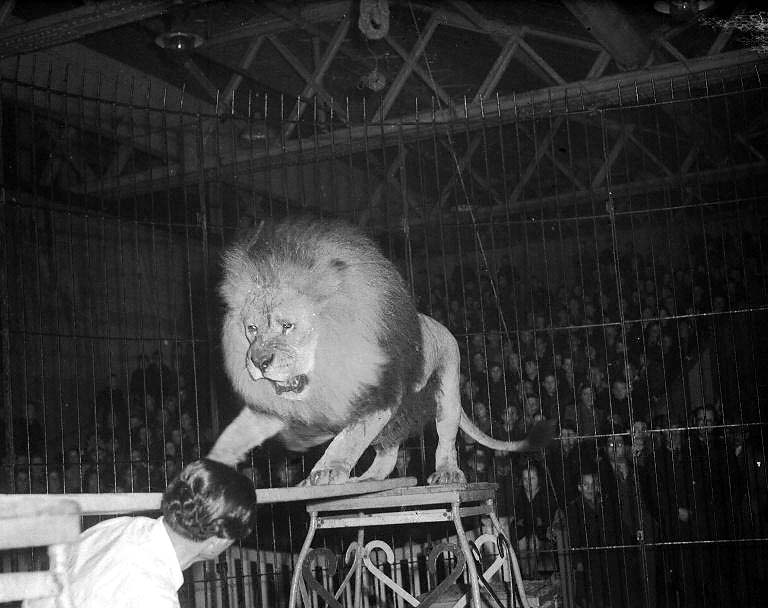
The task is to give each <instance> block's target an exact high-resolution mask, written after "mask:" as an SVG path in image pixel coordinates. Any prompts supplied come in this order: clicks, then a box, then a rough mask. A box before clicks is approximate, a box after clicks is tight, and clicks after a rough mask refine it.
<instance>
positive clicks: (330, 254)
mask: <svg viewBox="0 0 768 608" xmlns="http://www.w3.org/2000/svg"><path fill="white" fill-rule="evenodd" d="M220 293H221V296H222V298H223V301H224V303H225V306H226V311H225V315H224V324H223V336H222V346H223V351H224V353H223V354H224V365H225V368H226V371H227V374H228V375H229V377H230V379H231V381H232V383H233V386H234V388H235V390H236V391H237V393H239V395H240V396H241V397H242V398H243V399H244V400H245V403H246V404H247V405H248V407H250V408H252V409H254V410H256V411H259V412H263V413H267V414H270V415H273V416H276V417H278V418H280V419H283V420H286V421H290V424H289V425H288V427H289V428H290V435H285V436H284V438H285V439H286V441H288V442H289V447H292V448H294V449H300V448H306V447H309V446H311V445H315V444H317V443H320V442H322V441H323V440H325V439H326V438H328V437H329V436H330V435H331V434H334V433H336V432H338V431H339V430H341V429H342V428H343V427H345V426H346V425H347V424H349V423H350V422H353V421H354V420H355V419H356V418H357V417H359V416H360V415H362V414H367V413H369V412H371V411H373V410H377V409H383V408H392V407H396V406H398V405H399V404H400V403H401V402H403V403H404V405H403V408H404V410H408V409H410V408H409V407H408V404H409V403H411V402H414V403H415V400H414V399H413V397H414V395H415V392H417V391H418V390H419V387H417V386H416V385H417V383H418V382H419V379H420V377H421V373H422V368H423V360H422V357H423V354H422V346H421V335H420V329H419V322H418V316H417V312H416V309H415V306H414V304H413V301H412V299H411V297H410V295H409V293H408V291H407V289H406V286H405V283H404V281H403V279H402V277H401V276H400V274H399V273H398V271H397V269H396V268H395V267H394V265H393V264H392V263H391V262H390V261H389V260H387V259H386V258H385V257H384V256H383V254H382V253H381V251H380V250H379V248H378V247H377V246H376V245H375V244H374V243H373V241H371V240H370V239H369V238H368V237H366V236H365V235H363V234H362V232H361V231H359V230H358V229H356V228H355V227H353V226H350V225H348V224H346V223H342V222H336V221H323V222H317V221H312V220H309V219H298V220H297V219H292V220H286V221H282V222H278V223H268V224H263V225H262V226H260V227H258V228H254V229H253V231H251V232H250V233H249V234H246V235H245V236H244V238H242V239H240V240H239V241H238V242H237V243H236V244H235V245H234V246H232V247H231V248H230V249H229V250H228V251H226V253H225V255H224V277H223V281H222V283H221V288H220ZM295 294H301V296H303V298H302V299H303V300H307V301H310V302H311V306H312V310H311V311H310V312H311V313H312V314H314V319H315V330H316V331H317V332H318V336H319V340H318V345H317V350H316V356H315V365H314V369H313V371H312V373H311V374H310V378H309V384H310V388H311V391H309V392H308V396H307V398H306V399H304V398H299V399H294V400H290V399H286V398H283V397H282V396H280V395H277V394H275V392H274V390H272V388H271V387H270V386H269V383H268V382H266V381H254V380H253V379H252V378H251V377H250V375H249V374H248V372H247V370H246V366H245V357H246V352H247V349H248V341H247V339H246V337H245V335H244V332H243V310H244V307H245V306H246V302H254V300H255V301H256V302H257V303H258V305H260V306H265V307H268V306H270V303H271V302H273V301H277V300H279V299H281V298H291V297H294V298H295ZM408 419H409V414H408V412H407V411H402V412H400V415H399V416H395V417H394V418H393V422H392V424H391V425H390V426H391V428H390V429H389V431H387V429H385V431H383V432H382V436H385V438H386V435H387V432H388V433H389V434H390V435H393V434H396V435H401V434H403V433H404V432H405V430H407V429H405V427H408V426H411V425H410V424H409V423H408V422H406V421H407V420H408Z"/></svg>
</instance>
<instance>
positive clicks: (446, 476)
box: [419, 315, 466, 485]
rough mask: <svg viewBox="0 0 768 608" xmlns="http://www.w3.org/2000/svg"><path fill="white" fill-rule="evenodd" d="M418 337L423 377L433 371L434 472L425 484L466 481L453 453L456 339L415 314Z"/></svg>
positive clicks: (457, 406) (457, 415)
mask: <svg viewBox="0 0 768 608" xmlns="http://www.w3.org/2000/svg"><path fill="white" fill-rule="evenodd" d="M419 322H420V323H421V336H422V341H423V344H424V368H425V369H424V377H425V378H429V377H431V376H432V374H436V375H437V378H438V383H437V387H436V390H435V396H434V398H435V401H436V405H437V407H436V411H435V423H436V425H437V449H436V450H435V472H434V473H432V475H430V476H429V478H428V479H427V483H428V484H430V485H436V484H452V483H466V477H465V476H464V473H463V472H462V470H461V469H460V468H459V463H458V458H457V455H456V435H457V434H458V432H459V421H460V419H461V394H460V391H459V366H460V364H461V355H460V353H459V345H458V343H457V342H456V338H454V337H453V334H451V332H450V331H448V329H447V328H446V327H445V326H443V325H441V324H440V323H438V322H437V321H435V320H434V319H432V318H430V317H427V316H426V315H419Z"/></svg>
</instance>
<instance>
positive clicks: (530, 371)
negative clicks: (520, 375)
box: [524, 359, 539, 378]
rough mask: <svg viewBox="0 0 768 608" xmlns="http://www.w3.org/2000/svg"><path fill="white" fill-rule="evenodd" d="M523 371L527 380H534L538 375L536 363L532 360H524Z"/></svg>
mask: <svg viewBox="0 0 768 608" xmlns="http://www.w3.org/2000/svg"><path fill="white" fill-rule="evenodd" d="M524 371H525V375H526V376H528V377H529V378H535V377H536V376H537V375H538V373H539V370H538V368H537V367H536V361H534V360H533V359H526V360H525V370H524Z"/></svg>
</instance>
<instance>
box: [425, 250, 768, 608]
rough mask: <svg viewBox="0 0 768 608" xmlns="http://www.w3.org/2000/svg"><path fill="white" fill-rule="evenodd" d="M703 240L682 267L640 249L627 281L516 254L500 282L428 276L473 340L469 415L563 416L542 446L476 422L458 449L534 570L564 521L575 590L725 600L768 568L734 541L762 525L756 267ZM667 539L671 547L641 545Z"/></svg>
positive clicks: (536, 419) (433, 304)
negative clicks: (708, 252) (576, 273)
mask: <svg viewBox="0 0 768 608" xmlns="http://www.w3.org/2000/svg"><path fill="white" fill-rule="evenodd" d="M700 254H701V255H702V258H701V259H694V260H693V262H692V263H691V265H690V267H686V268H671V267H667V266H665V265H663V264H661V263H655V264H647V263H646V262H645V261H644V260H643V259H642V256H639V255H637V254H635V253H632V255H628V256H626V257H625V258H623V259H622V263H621V264H620V273H619V276H618V280H617V277H615V276H612V275H611V266H610V264H606V266H605V267H601V271H600V272H597V273H595V276H590V277H588V279H587V280H582V281H580V282H578V283H574V284H571V285H568V284H561V285H557V286H555V287H553V288H547V287H546V286H545V285H544V283H543V282H542V281H540V280H538V279H536V278H535V277H531V278H529V279H527V280H526V279H525V278H521V277H520V276H519V275H518V273H517V272H516V271H515V270H514V269H513V268H512V267H511V266H510V265H508V264H506V265H504V264H502V266H501V268H499V269H498V270H497V272H496V273H495V276H494V283H495V284H493V285H492V282H491V279H490V276H488V274H487V273H486V275H477V274H475V273H473V272H472V270H471V269H467V268H464V269H461V270H460V271H457V272H455V273H454V274H453V275H452V276H451V277H450V278H448V279H446V278H445V277H444V276H439V277H433V278H432V279H431V280H429V281H421V283H422V284H431V285H433V286H434V285H437V286H438V288H436V289H432V290H431V291H429V292H425V293H422V294H421V298H420V301H421V303H422V306H423V307H424V308H425V309H427V310H428V311H429V312H431V314H433V316H435V317H436V318H438V319H439V320H441V321H442V322H443V323H445V324H446V325H447V326H448V327H450V328H451V329H452V330H453V332H454V333H455V334H456V336H457V338H458V339H459V341H460V344H461V345H462V346H463V365H462V380H461V381H462V398H463V401H464V403H463V405H464V408H465V411H467V412H468V413H469V414H471V416H472V418H473V420H474V422H475V424H476V425H477V426H479V427H480V428H481V429H482V430H484V431H485V432H486V433H487V434H489V435H491V436H493V437H495V438H498V439H506V440H516V439H521V438H522V437H524V436H525V435H526V434H527V433H528V432H529V431H530V430H531V428H532V427H533V425H535V424H537V423H540V422H542V421H550V424H551V425H552V426H553V427H554V428H556V429H557V431H556V435H557V439H558V440H556V441H555V442H553V444H552V446H551V447H550V448H549V449H547V450H546V451H545V452H543V453H541V454H533V455H531V454H527V455H511V456H510V455H508V454H505V453H502V452H493V451H492V450H489V449H487V448H486V447H484V446H481V445H479V444H477V443H476V442H474V441H473V440H472V439H471V438H470V437H469V436H467V435H465V434H462V437H461V444H462V445H461V448H460V450H461V452H460V453H461V456H462V457H463V460H462V462H463V467H464V469H465V472H466V473H467V477H468V479H469V480H470V481H495V482H497V483H499V484H500V487H501V492H500V496H499V500H500V509H501V511H502V513H504V514H505V515H507V516H508V517H509V518H510V521H511V524H510V532H511V535H512V537H513V538H515V539H516V541H517V543H518V549H519V550H520V553H521V555H523V556H525V559H523V560H522V566H523V569H524V571H525V570H527V571H537V570H538V571H541V570H547V569H549V568H551V567H552V562H551V559H549V557H550V556H551V554H549V553H547V552H546V551H543V550H542V548H545V547H549V548H553V546H554V541H555V539H556V537H557V535H558V534H561V535H562V534H563V533H564V532H565V531H567V532H568V540H567V542H568V543H569V545H570V546H571V547H574V548H579V550H577V551H575V552H574V554H573V555H574V558H573V559H574V567H575V571H576V589H575V594H576V597H577V599H578V601H579V604H580V605H589V606H635V605H637V606H641V605H656V604H658V605H670V606H677V605H693V604H694V603H696V602H699V603H700V601H701V598H702V597H707V598H709V599H708V601H712V602H713V604H712V605H730V604H731V603H732V602H736V601H737V598H738V600H739V601H743V600H744V593H745V592H744V591H743V589H744V588H755V585H754V584H752V585H744V586H742V587H740V589H741V591H739V592H737V591H736V588H735V586H737V585H739V583H742V584H744V583H745V577H746V579H750V580H751V582H752V583H755V582H756V581H757V582H759V584H760V585H763V588H764V587H765V585H766V584H767V583H768V566H767V564H766V562H767V561H768V556H767V555H764V554H765V553H766V552H765V551H764V550H762V551H761V550H757V552H756V555H757V559H756V560H752V561H751V564H750V565H751V567H750V568H745V569H743V570H741V571H740V569H739V567H738V566H737V564H738V563H744V560H745V559H746V558H745V555H747V554H748V553H749V551H746V552H745V551H742V550H736V549H734V548H733V547H734V545H732V544H729V543H723V542H722V541H727V540H731V541H733V540H735V539H737V538H738V539H744V538H748V537H750V535H755V537H757V536H759V535H760V534H762V535H765V534H766V533H767V532H768V491H767V490H766V487H767V486H768V480H766V476H765V471H764V460H762V459H763V458H764V449H763V434H764V432H765V429H764V428H763V425H762V420H763V419H764V416H765V412H764V411H762V410H761V406H762V408H763V409H764V404H761V402H760V400H759V399H758V397H759V395H760V394H761V392H764V391H761V387H760V383H761V381H763V382H764V379H761V378H760V377H759V370H760V368H761V365H760V361H763V360H764V357H765V355H764V352H763V349H764V347H763V340H762V335H761V334H762V331H764V330H763V327H764V326H765V325H766V323H765V319H764V314H763V313H760V312H756V310H757V309H759V308H760V305H761V304H764V302H763V300H764V299H765V293H764V292H763V290H762V283H763V278H762V274H761V273H762V270H761V269H760V264H757V263H755V262H754V260H752V262H751V263H743V264H740V265H739V266H738V267H736V266H728V265H727V264H725V263H724V262H721V263H717V262H716V261H714V260H715V259H714V258H713V257H710V256H704V255H703V254H704V252H703V251H702V252H700ZM738 259H740V260H743V258H738ZM459 276H460V277H461V278H462V279H463V281H461V282H460V281H458V277H459ZM601 278H602V280H600V279H601ZM513 285H516V286H517V288H516V289H513V288H512V286H513ZM606 285H607V286H608V287H607V288H606V287H605V286H606ZM587 286H589V287H587ZM510 295H511V297H509V296H510ZM526 302H529V303H530V304H531V305H530V306H526ZM761 461H762V465H761V464H760V463H761ZM760 466H763V469H762V470H761V469H759V467H760ZM417 473H418V472H417ZM561 538H562V536H561ZM692 541H693V542H692ZM657 542H658V543H661V546H665V547H671V548H669V549H664V550H658V551H656V550H654V551H651V552H642V553H641V551H640V549H639V547H640V546H642V545H647V544H648V543H650V544H651V545H653V544H654V543H657ZM675 542H680V543H689V544H681V545H679V546H677V545H674V544H671V545H664V543H675ZM607 547H610V548H611V549H610V550H609V549H605V548H607ZM649 556H650V558H649ZM737 558H738V559H737ZM739 560H742V561H741V562H739ZM747 561H749V560H747ZM756 564H758V565H759V568H756V567H755V566H756ZM639 574H642V575H643V576H638V575H639ZM740 577H741V578H740ZM638 581H640V583H638ZM642 581H647V585H645V586H644V585H643V584H642ZM657 581H658V582H657ZM747 582H749V581H747ZM739 593H741V595H739ZM747 593H748V592H747ZM649 596H650V597H649ZM697 605H700V604H697Z"/></svg>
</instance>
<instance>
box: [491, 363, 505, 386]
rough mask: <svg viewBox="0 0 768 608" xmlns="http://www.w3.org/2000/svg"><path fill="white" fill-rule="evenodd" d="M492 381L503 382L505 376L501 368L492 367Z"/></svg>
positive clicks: (498, 366) (497, 366)
mask: <svg viewBox="0 0 768 608" xmlns="http://www.w3.org/2000/svg"><path fill="white" fill-rule="evenodd" d="M490 373H491V381H492V382H501V381H502V380H503V374H502V370H501V366H500V365H497V364H494V365H492V366H491V370H490Z"/></svg>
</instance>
